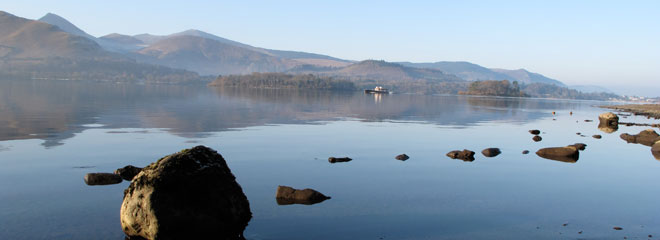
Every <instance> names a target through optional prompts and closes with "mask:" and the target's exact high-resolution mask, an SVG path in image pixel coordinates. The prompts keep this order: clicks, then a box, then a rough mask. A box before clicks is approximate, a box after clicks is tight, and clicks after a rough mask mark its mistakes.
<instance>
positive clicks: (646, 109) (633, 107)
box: [600, 104, 660, 119]
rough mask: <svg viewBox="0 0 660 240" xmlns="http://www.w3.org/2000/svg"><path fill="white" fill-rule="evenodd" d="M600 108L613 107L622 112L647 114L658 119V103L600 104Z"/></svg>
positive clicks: (659, 110)
mask: <svg viewBox="0 0 660 240" xmlns="http://www.w3.org/2000/svg"><path fill="white" fill-rule="evenodd" d="M600 107H601V108H608V109H615V110H619V111H624V112H630V113H633V114H635V115H643V116H649V117H652V118H655V119H660V104H625V105H609V106H600Z"/></svg>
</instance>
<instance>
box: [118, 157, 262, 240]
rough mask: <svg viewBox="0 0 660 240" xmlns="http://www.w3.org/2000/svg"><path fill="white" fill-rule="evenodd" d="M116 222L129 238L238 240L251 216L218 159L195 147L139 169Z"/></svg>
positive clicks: (231, 176) (125, 193)
mask: <svg viewBox="0 0 660 240" xmlns="http://www.w3.org/2000/svg"><path fill="white" fill-rule="evenodd" d="M120 216H121V226H122V229H123V230H124V233H125V234H126V235H127V236H128V237H129V238H133V237H135V238H145V239H244V238H243V230H244V229H245V227H246V226H247V224H248V222H249V221H250V219H251V218H252V213H251V212H250V204H249V202H248V199H247V197H246V196H245V194H244V193H243V190H242V188H241V186H240V185H239V184H238V183H237V182H236V178H235V177H234V175H233V174H232V173H231V170H230V169H229V167H228V166H227V163H226V162H225V160H224V159H223V158H222V156H221V155H220V154H218V153H217V152H216V151H214V150H213V149H210V148H208V147H204V146H197V147H194V148H192V149H186V150H183V151H181V152H179V153H175V154H172V155H169V156H166V157H163V158H161V159H160V160H158V161H157V162H154V163H152V164H150V165H149V166H147V167H145V168H144V169H142V171H140V173H138V175H136V176H135V178H133V181H132V182H131V184H130V185H129V186H128V188H127V189H126V190H124V201H123V203H122V205H121V213H120Z"/></svg>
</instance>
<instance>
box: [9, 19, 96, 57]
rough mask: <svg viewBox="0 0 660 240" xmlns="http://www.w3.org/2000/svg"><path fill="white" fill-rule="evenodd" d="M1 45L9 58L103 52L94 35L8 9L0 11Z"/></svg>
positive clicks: (75, 55) (66, 55)
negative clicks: (90, 35)
mask: <svg viewBox="0 0 660 240" xmlns="http://www.w3.org/2000/svg"><path fill="white" fill-rule="evenodd" d="M51 16H55V15H54V14H52V15H51ZM0 46H2V47H3V49H4V50H3V51H1V54H0V55H2V57H3V58H7V59H10V58H28V57H29V58H45V57H90V56H101V55H103V51H102V49H101V48H100V46H99V45H98V44H96V43H95V42H94V41H92V40H90V39H87V38H85V37H81V36H77V35H74V34H70V33H67V32H65V31H63V30H62V28H60V27H57V26H54V25H51V24H48V23H45V22H42V21H35V20H30V19H25V18H21V17H17V16H14V15H11V14H8V13H4V12H3V13H0Z"/></svg>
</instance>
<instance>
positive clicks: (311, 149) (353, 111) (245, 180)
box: [0, 80, 660, 239]
mask: <svg viewBox="0 0 660 240" xmlns="http://www.w3.org/2000/svg"><path fill="white" fill-rule="evenodd" d="M599 104H606V103H601V102H588V101H563V100H562V101H559V100H543V99H512V98H479V97H464V96H419V95H397V94H395V95H387V96H381V97H379V98H378V97H375V96H373V95H364V94H362V93H359V92H358V93H329V92H314V91H307V92H305V91H285V90H238V89H212V88H206V87H204V86H187V87H182V86H144V85H126V84H106V83H80V82H46V81H24V82H17V81H9V80H2V81H0V190H1V191H0V239H123V233H122V231H121V227H120V223H119V208H120V205H121V202H122V196H123V189H125V188H126V187H127V186H128V184H129V183H128V182H123V183H121V184H117V185H110V186H87V185H85V183H84V181H83V176H84V175H85V173H88V172H112V171H113V170H114V169H117V168H119V167H123V166H125V165H128V164H132V165H136V166H145V165H147V164H149V163H151V162H153V161H155V160H157V159H159V158H160V157H162V156H164V155H167V154H170V153H174V152H177V151H179V150H181V149H184V148H189V147H192V146H196V145H206V146H209V147H212V148H214V149H216V150H218V151H219V152H220V153H221V154H222V155H223V156H224V157H225V159H226V160H227V161H228V164H229V166H230V167H231V169H232V172H233V173H234V174H235V175H236V177H237V180H238V182H239V183H240V184H241V186H242V187H243V190H244V191H245V193H246V195H247V197H248V199H249V201H250V205H251V209H252V212H253V216H254V217H253V219H252V221H251V222H250V224H249V226H248V228H247V229H246V230H245V234H246V237H247V238H248V239H478V238H481V239H603V238H606V239H622V238H623V237H627V238H628V239H647V238H648V237H647V236H648V235H649V234H652V235H654V237H655V236H658V237H660V218H658V216H660V201H659V199H660V174H658V173H660V161H658V160H655V159H654V157H653V156H652V155H651V153H650V148H649V147H646V146H642V145H638V144H626V143H625V142H624V141H623V140H621V139H619V137H618V135H619V134H620V133H623V132H627V133H637V132H639V131H641V130H644V129H645V128H643V127H623V126H622V127H621V128H620V129H619V131H617V132H615V133H612V134H607V133H603V132H600V131H599V130H598V129H597V116H598V114H600V113H602V112H605V110H603V109H598V108H594V107H592V105H599ZM553 111H555V112H556V113H557V114H556V115H555V116H553V115H552V112H553ZM570 111H572V112H573V113H574V114H573V115H569V112H570ZM555 119H556V120H555ZM585 119H592V120H596V122H584V121H583V120H585ZM622 121H627V122H649V121H650V120H646V119H645V118H641V117H640V118H638V117H634V116H631V117H628V118H624V119H622ZM529 129H540V130H541V131H542V132H543V134H541V136H542V137H543V141H541V142H533V141H532V140H531V138H532V135H530V134H529V133H528V132H527V130H529ZM656 130H657V129H656ZM576 132H580V133H582V134H584V135H587V136H591V135H593V134H602V135H603V139H600V140H596V139H593V138H591V137H581V136H579V135H576ZM577 142H582V143H586V144H587V145H588V146H587V149H586V150H585V151H584V152H581V154H580V159H579V160H578V161H577V162H576V163H565V162H559V161H552V160H546V159H543V158H540V157H538V156H536V155H535V154H534V152H535V151H536V150H538V149H539V148H541V147H551V146H565V145H568V144H573V143H577ZM487 147H499V148H500V149H501V150H502V152H503V153H502V154H501V155H499V156H497V157H495V158H486V157H483V156H482V155H481V154H480V153H479V152H480V151H481V150H482V149H484V148H487ZM464 148H467V149H470V150H473V151H475V152H477V156H476V160H475V161H474V162H463V161H460V160H453V159H449V158H447V157H446V156H445V154H446V153H447V152H449V151H451V150H462V149H464ZM523 150H530V151H531V152H532V153H530V154H529V155H523V154H521V152H522V151H523ZM401 153H406V154H408V155H409V156H410V157H411V158H410V159H409V160H408V161H405V162H402V161H397V160H395V159H394V156H396V155H398V154H401ZM330 156H337V157H340V156H349V157H351V158H353V159H354V160H353V161H352V162H348V163H339V164H330V163H328V161H327V158H328V157H330ZM278 185H289V186H292V187H296V188H314V189H316V190H319V191H320V192H322V193H324V194H326V195H330V196H332V199H330V200H328V201H325V202H322V203H320V204H316V205H309V206H308V205H287V206H279V205H277V203H276V201H275V198H274V196H275V189H276V188H277V186H278ZM564 224H567V225H566V226H563V225H564ZM614 226H619V227H622V228H623V230H621V231H615V230H613V229H612V227H614ZM579 232H582V233H581V234H580V233H579Z"/></svg>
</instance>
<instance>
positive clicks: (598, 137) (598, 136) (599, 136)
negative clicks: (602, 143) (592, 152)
mask: <svg viewBox="0 0 660 240" xmlns="http://www.w3.org/2000/svg"><path fill="white" fill-rule="evenodd" d="M591 137H593V138H595V139H601V138H603V136H601V135H598V134H596V135H593V136H591Z"/></svg>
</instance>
